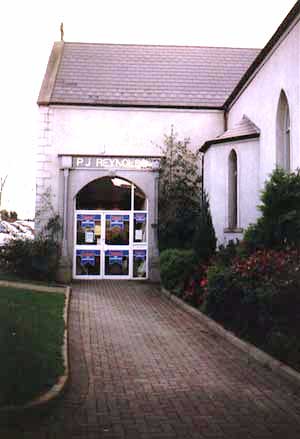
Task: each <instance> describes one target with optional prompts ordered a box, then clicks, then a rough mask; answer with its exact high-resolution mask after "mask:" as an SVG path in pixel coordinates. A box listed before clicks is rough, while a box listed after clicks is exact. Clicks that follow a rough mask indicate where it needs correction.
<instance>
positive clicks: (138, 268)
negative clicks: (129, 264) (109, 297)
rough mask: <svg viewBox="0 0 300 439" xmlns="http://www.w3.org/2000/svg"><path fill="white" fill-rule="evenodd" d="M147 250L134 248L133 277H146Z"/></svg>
mask: <svg viewBox="0 0 300 439" xmlns="http://www.w3.org/2000/svg"><path fill="white" fill-rule="evenodd" d="M146 263H147V251H146V250H133V277H140V278H141V277H142V278H144V277H146Z"/></svg>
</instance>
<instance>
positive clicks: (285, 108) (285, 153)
mask: <svg viewBox="0 0 300 439" xmlns="http://www.w3.org/2000/svg"><path fill="white" fill-rule="evenodd" d="M290 132H291V126H290V111H289V104H288V100H287V97H286V94H285V93H284V91H281V93H280V98H279V103H278V109H277V128H276V143H277V144H276V165H277V166H279V167H281V168H283V169H284V170H285V171H290V169H291V151H290V149H291V140H290Z"/></svg>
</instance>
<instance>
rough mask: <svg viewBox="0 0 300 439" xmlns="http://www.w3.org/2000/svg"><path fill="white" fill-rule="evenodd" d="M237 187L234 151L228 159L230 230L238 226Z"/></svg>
mask: <svg viewBox="0 0 300 439" xmlns="http://www.w3.org/2000/svg"><path fill="white" fill-rule="evenodd" d="M237 187H238V169H237V155H236V152H235V151H234V149H233V150H232V151H231V152H230V154H229V159H228V227H229V228H230V229H235V228H237V225H238V224H237V223H238V207H237V196H238V193H237Z"/></svg>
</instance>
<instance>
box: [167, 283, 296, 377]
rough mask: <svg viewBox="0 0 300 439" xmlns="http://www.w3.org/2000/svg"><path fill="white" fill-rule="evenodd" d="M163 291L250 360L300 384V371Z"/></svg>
mask: <svg viewBox="0 0 300 439" xmlns="http://www.w3.org/2000/svg"><path fill="white" fill-rule="evenodd" d="M161 292H162V294H164V295H165V296H166V297H167V298H168V299H169V300H172V301H173V302H175V303H176V304H177V305H179V306H180V307H181V308H182V309H184V310H185V311H187V312H188V313H189V314H192V315H193V316H195V317H196V318H197V319H198V320H200V321H201V323H203V325H205V326H206V327H207V328H209V329H211V331H213V332H214V333H215V334H218V335H220V336H221V337H223V338H225V339H226V340H228V341H229V342H230V343H231V344H233V345H234V346H236V347H237V348H238V349H240V350H241V351H243V352H245V353H246V354H247V355H248V361H250V359H253V360H255V361H257V362H259V363H260V364H262V365H263V366H264V367H266V368H269V369H270V370H272V371H274V372H276V373H278V374H279V375H280V376H281V377H283V378H284V379H287V380H288V381H289V382H290V383H292V384H294V385H298V386H300V373H298V372H296V371H295V370H294V369H292V368H291V367H289V366H286V365H285V364H284V363H282V362H281V361H279V360H276V359H275V358H273V357H271V356H270V355H269V354H266V353H265V352H263V351H261V350H260V349H258V348H257V347H255V346H253V345H252V344H250V343H248V342H246V341H244V340H241V339H239V338H238V337H236V336H235V335H234V334H233V333H232V332H230V331H227V330H226V329H224V328H223V326H221V325H220V324H219V323H217V322H215V321H214V320H212V319H210V318H209V317H207V316H206V315H204V314H203V313H202V312H201V311H199V310H198V309H196V308H193V307H192V306H190V305H188V304H187V303H185V302H183V301H182V300H181V299H179V298H178V297H176V296H174V295H173V294H171V293H170V292H169V291H168V290H166V289H165V288H163V287H161Z"/></svg>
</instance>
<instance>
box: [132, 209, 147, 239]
mask: <svg viewBox="0 0 300 439" xmlns="http://www.w3.org/2000/svg"><path fill="white" fill-rule="evenodd" d="M146 230H147V214H146V213H135V214H134V238H133V239H134V242H146V241H147V235H146Z"/></svg>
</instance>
